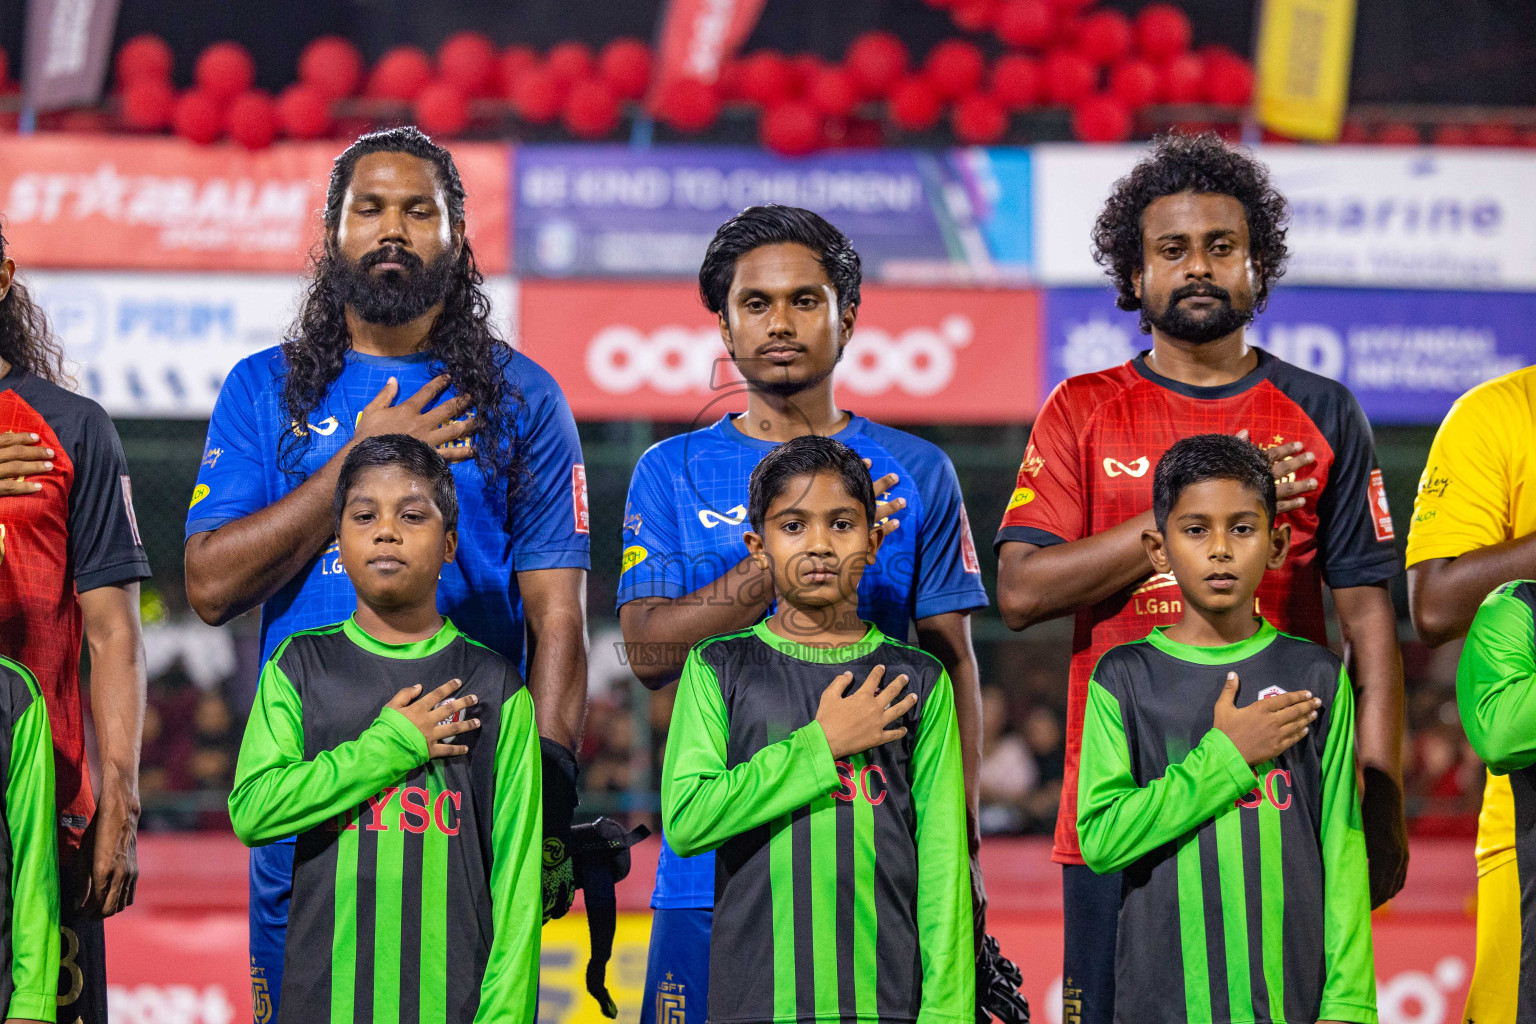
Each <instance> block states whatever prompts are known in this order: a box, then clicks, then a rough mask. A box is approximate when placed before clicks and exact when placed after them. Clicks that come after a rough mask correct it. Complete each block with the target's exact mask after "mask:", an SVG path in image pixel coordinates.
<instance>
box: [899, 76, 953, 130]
mask: <svg viewBox="0 0 1536 1024" xmlns="http://www.w3.org/2000/svg"><path fill="white" fill-rule="evenodd" d="M890 107H891V120H892V121H894V122H895V123H896V126H897V127H898V128H902V129H904V130H906V131H909V132H921V131H926V130H928V129H929V128H932V127H933V126H934V125H935V124H937V123H938V121H939V115H940V114H942V113H943V112H944V101H943V100H941V99H939V94H938V93H937V92H936V91H934V88H933V85H932V84H931V83H930V82H929V81H928V79H927V78H925V77H923V76H922V75H913V76H911V77H910V78H908V79H906V80H905V81H904V82H902V83H901V84H900V85H898V86H896V88H895V89H894V90H892V92H891V104H890Z"/></svg>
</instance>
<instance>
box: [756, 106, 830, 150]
mask: <svg viewBox="0 0 1536 1024" xmlns="http://www.w3.org/2000/svg"><path fill="white" fill-rule="evenodd" d="M758 134H759V135H760V136H761V138H762V141H763V145H765V146H767V147H768V148H769V149H771V150H773V151H774V152H775V153H782V154H784V155H785V156H804V155H805V154H807V153H810V152H812V151H813V150H815V149H817V148H818V147H820V145H821V140H822V117H821V115H820V114H819V113H817V112H816V108H815V107H813V106H811V105H810V104H809V103H807V102H805V101H804V100H786V101H784V102H783V103H779V104H776V105H775V106H772V107H770V108H768V109H767V110H765V111H763V118H762V121H761V122H760V123H759V124H758Z"/></svg>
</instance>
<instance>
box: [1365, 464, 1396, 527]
mask: <svg viewBox="0 0 1536 1024" xmlns="http://www.w3.org/2000/svg"><path fill="white" fill-rule="evenodd" d="M1369 493H1370V497H1371V525H1372V526H1374V527H1375V528H1376V539H1377V540H1382V541H1385V540H1392V539H1394V538H1395V537H1396V536H1397V534H1396V533H1395V532H1393V530H1392V510H1391V509H1389V508H1387V486H1386V484H1385V483H1383V482H1382V479H1381V470H1379V469H1373V470H1371V486H1370V488H1369Z"/></svg>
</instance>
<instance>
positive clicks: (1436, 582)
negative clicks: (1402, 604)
mask: <svg viewBox="0 0 1536 1024" xmlns="http://www.w3.org/2000/svg"><path fill="white" fill-rule="evenodd" d="M1533 577H1536V534H1531V535H1530V536H1526V537H1516V538H1515V539H1513V540H1507V541H1504V542H1502V543H1499V544H1490V545H1489V546H1488V547H1485V548H1477V549H1475V550H1472V551H1468V552H1467V553H1466V554H1464V555H1461V556H1460V557H1458V558H1431V559H1428V560H1426V561H1423V562H1420V563H1418V564H1416V565H1414V566H1413V567H1412V568H1410V569H1409V570H1408V609H1409V612H1410V614H1411V615H1412V617H1413V625H1414V628H1415V629H1416V630H1417V631H1418V634H1419V639H1421V640H1423V641H1424V642H1425V643H1426V644H1429V645H1430V646H1431V647H1439V646H1440V645H1441V644H1443V643H1446V642H1447V641H1449V640H1454V639H1456V638H1457V637H1459V636H1464V635H1465V634H1466V632H1467V630H1468V629H1469V628H1471V626H1472V618H1473V616H1475V615H1476V614H1477V608H1478V605H1480V604H1482V602H1483V598H1485V597H1487V596H1488V595H1489V593H1491V592H1492V591H1494V590H1496V589H1498V588H1499V587H1501V586H1503V585H1504V584H1506V583H1508V582H1509V581H1510V580H1523V579H1531V578H1533Z"/></svg>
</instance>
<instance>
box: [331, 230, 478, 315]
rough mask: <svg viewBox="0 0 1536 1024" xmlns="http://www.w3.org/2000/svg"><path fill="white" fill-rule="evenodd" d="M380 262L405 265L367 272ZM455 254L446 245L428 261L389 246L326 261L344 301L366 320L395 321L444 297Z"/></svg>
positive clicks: (420, 312) (451, 280)
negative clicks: (400, 267)
mask: <svg viewBox="0 0 1536 1024" xmlns="http://www.w3.org/2000/svg"><path fill="white" fill-rule="evenodd" d="M380 263H398V264H400V265H401V266H402V267H404V268H405V270H403V271H400V270H390V271H386V272H384V273H383V274H373V273H370V271H372V269H373V268H374V267H376V266H378V265H379V264H380ZM455 263H456V258H455V255H454V253H453V251H452V250H447V249H445V250H444V251H443V252H442V253H441V254H439V255H438V256H437V257H435V258H434V259H433V260H432V262H431V263H423V262H422V259H421V257H419V256H417V255H416V254H415V253H412V252H407V251H405V250H404V249H398V248H395V247H393V246H390V247H387V248H383V249H375V250H373V251H372V252H370V253H368V254H367V255H365V256H363V257H362V258H361V259H359V260H358V261H357V262H355V263H354V262H352V261H351V260H349V259H347V257H346V256H344V255H342V254H341V253H335V254H333V256H332V258H331V261H330V264H331V265H330V274H331V280H332V282H333V283H334V285H335V288H336V294H337V295H338V296H339V297H340V298H341V301H342V303H343V304H345V305H347V306H348V307H350V308H351V309H352V310H353V311H354V312H355V313H357V315H358V316H359V317H361V318H362V319H363V321H364V322H365V323H370V324H378V325H379V326H381V327H399V326H400V325H401V324H407V323H410V322H411V321H412V320H415V319H416V318H417V317H419V316H421V315H422V314H423V313H425V312H426V311H427V310H429V309H431V308H432V307H433V306H435V305H437V304H438V303H439V302H442V301H443V299H445V298H447V297H448V290H449V288H451V287H452V284H453V272H454V264H455Z"/></svg>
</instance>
